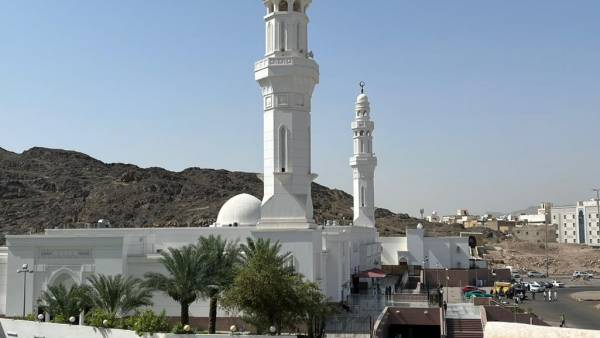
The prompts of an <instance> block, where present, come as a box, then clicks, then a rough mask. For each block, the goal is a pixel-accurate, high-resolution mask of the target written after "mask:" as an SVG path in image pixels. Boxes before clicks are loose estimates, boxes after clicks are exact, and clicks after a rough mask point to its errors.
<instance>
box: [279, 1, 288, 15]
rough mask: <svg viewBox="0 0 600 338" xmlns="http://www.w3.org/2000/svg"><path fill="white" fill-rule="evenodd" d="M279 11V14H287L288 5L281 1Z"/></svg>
mask: <svg viewBox="0 0 600 338" xmlns="http://www.w3.org/2000/svg"><path fill="white" fill-rule="evenodd" d="M279 11H281V12H287V11H288V3H287V1H285V0H283V1H282V2H280V3H279Z"/></svg>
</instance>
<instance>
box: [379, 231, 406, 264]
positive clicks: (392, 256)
mask: <svg viewBox="0 0 600 338" xmlns="http://www.w3.org/2000/svg"><path fill="white" fill-rule="evenodd" d="M380 241H381V264H382V265H398V252H405V251H407V248H406V237H381V238H380Z"/></svg>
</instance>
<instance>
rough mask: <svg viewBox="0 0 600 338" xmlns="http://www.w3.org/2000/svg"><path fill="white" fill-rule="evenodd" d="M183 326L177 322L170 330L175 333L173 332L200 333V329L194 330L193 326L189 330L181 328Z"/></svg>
mask: <svg viewBox="0 0 600 338" xmlns="http://www.w3.org/2000/svg"><path fill="white" fill-rule="evenodd" d="M184 327H185V325H183V324H181V323H179V324H177V325H175V326H173V329H172V330H171V333H175V334H194V333H200V331H197V330H194V328H192V329H191V330H190V331H186V330H184V329H183V328H184ZM190 327H191V326H190Z"/></svg>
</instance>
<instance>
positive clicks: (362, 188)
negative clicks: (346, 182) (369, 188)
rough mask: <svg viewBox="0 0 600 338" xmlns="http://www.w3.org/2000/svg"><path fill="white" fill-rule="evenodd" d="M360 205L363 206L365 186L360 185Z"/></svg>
mask: <svg viewBox="0 0 600 338" xmlns="http://www.w3.org/2000/svg"><path fill="white" fill-rule="evenodd" d="M360 206H361V207H364V206H365V187H360Z"/></svg>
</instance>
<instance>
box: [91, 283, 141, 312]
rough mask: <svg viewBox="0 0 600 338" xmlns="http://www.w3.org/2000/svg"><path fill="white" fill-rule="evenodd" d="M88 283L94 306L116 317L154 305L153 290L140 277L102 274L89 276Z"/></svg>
mask: <svg viewBox="0 0 600 338" xmlns="http://www.w3.org/2000/svg"><path fill="white" fill-rule="evenodd" d="M88 283H89V284H90V287H89V293H88V294H89V301H90V303H91V304H93V307H94V308H96V309H99V310H103V311H105V312H107V313H110V314H113V315H115V316H116V317H123V316H126V315H127V314H129V313H130V312H132V311H134V310H136V309H137V308H139V307H142V306H151V305H152V291H151V290H150V289H149V288H147V287H145V286H144V285H143V284H142V280H141V279H139V278H134V277H131V276H130V277H123V276H122V275H114V276H107V275H101V274H100V275H92V276H90V277H88Z"/></svg>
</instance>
